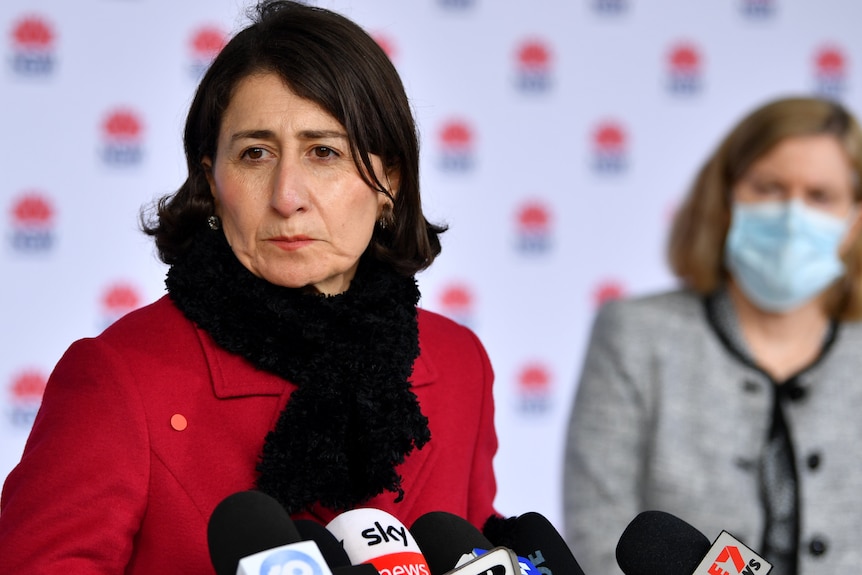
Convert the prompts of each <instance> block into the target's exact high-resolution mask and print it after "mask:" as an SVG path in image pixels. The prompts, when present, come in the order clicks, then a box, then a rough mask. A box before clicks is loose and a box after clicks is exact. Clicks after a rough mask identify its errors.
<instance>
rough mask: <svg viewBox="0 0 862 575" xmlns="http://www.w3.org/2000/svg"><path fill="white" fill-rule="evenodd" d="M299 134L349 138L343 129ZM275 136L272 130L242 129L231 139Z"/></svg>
mask: <svg viewBox="0 0 862 575" xmlns="http://www.w3.org/2000/svg"><path fill="white" fill-rule="evenodd" d="M298 135H299V138H300V139H302V140H318V139H323V138H339V139H342V140H346V139H347V133H346V132H342V131H341V130H302V131H301V132H299V134H298ZM275 137H276V136H275V132H273V131H272V130H240V131H239V132H236V133H234V134H233V135H232V136H231V137H230V141H231V142H236V141H238V140H246V139H253V140H273V139H275Z"/></svg>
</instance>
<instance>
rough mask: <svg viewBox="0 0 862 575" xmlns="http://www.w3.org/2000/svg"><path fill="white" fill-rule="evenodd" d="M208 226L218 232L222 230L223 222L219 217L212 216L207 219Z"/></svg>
mask: <svg viewBox="0 0 862 575" xmlns="http://www.w3.org/2000/svg"><path fill="white" fill-rule="evenodd" d="M207 225H208V226H209V227H210V229H211V230H213V231H215V230H218V229H220V228H221V220H220V219H218V216H210V217H208V218H207Z"/></svg>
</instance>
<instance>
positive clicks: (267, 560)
mask: <svg viewBox="0 0 862 575" xmlns="http://www.w3.org/2000/svg"><path fill="white" fill-rule="evenodd" d="M207 544H208V546H209V552H210V561H212V564H213V567H214V568H215V571H216V573H217V574H218V575H251V574H252V573H254V574H255V575H256V574H258V573H268V572H270V570H273V569H275V570H280V569H283V568H285V567H286V566H287V567H289V568H291V569H294V570H295V569H302V570H304V571H306V570H307V572H309V573H312V572H314V573H320V574H321V575H331V571H330V569H329V566H328V565H327V564H326V561H325V560H324V558H323V555H322V554H321V553H320V550H319V549H318V547H317V544H315V543H314V542H313V541H302V540H301V537H300V534H299V531H298V530H297V529H296V526H295V525H294V523H293V521H292V520H291V519H290V516H289V515H288V514H287V511H285V510H284V507H282V506H281V504H280V503H279V502H278V501H276V500H275V499H274V498H272V497H270V496H269V495H266V494H265V493H262V492H260V491H240V492H239V493H234V494H233V495H229V496H228V497H226V498H225V499H224V500H222V501H221V502H220V503H219V504H218V505H216V507H215V509H214V510H213V513H212V515H211V516H210V519H209V523H208V524H207ZM278 572H281V571H278Z"/></svg>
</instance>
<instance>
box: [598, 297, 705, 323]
mask: <svg viewBox="0 0 862 575" xmlns="http://www.w3.org/2000/svg"><path fill="white" fill-rule="evenodd" d="M703 319H705V315H704V307H703V301H702V296H700V295H699V294H697V293H695V292H692V291H690V290H675V291H668V292H662V293H657V294H650V295H645V296H640V297H635V298H629V299H618V300H611V301H608V302H606V303H605V304H603V305H602V307H601V308H600V309H599V312H598V314H597V316H596V326H597V329H611V330H625V331H631V330H635V331H637V332H642V331H645V330H653V329H657V328H659V327H660V328H661V330H663V331H668V330H671V331H672V330H674V329H690V328H691V327H692V326H693V325H703V324H705V322H703V321H700V322H698V321H697V320H703ZM693 320H694V321H693Z"/></svg>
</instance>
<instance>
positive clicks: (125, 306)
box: [101, 282, 141, 327]
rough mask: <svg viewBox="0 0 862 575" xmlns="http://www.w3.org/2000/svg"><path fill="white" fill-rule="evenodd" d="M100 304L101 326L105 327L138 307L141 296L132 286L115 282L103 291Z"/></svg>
mask: <svg viewBox="0 0 862 575" xmlns="http://www.w3.org/2000/svg"><path fill="white" fill-rule="evenodd" d="M101 303H102V317H103V321H102V326H103V327H107V326H109V325H110V324H112V323H114V322H115V321H116V320H118V319H120V318H121V317H123V316H124V315H126V314H127V313H129V312H130V311H133V310H135V309H137V308H138V307H140V305H141V296H140V293H139V291H138V289H137V288H136V287H135V286H133V285H132V284H130V283H125V282H117V283H114V284H112V285H110V286H108V287H107V289H105V291H104V293H103V294H102V299H101Z"/></svg>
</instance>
